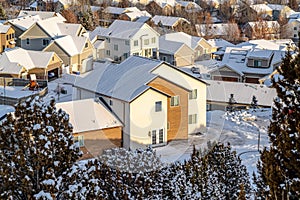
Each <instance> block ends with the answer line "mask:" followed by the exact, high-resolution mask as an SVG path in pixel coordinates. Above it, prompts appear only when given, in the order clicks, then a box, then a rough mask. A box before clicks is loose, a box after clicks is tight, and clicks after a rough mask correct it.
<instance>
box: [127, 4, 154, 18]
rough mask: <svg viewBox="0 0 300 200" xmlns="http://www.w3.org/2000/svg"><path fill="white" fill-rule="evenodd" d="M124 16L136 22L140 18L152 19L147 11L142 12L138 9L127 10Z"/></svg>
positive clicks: (130, 8)
mask: <svg viewBox="0 0 300 200" xmlns="http://www.w3.org/2000/svg"><path fill="white" fill-rule="evenodd" d="M124 14H125V15H127V16H128V17H129V18H130V19H131V20H135V19H137V18H139V17H148V18H150V17H152V16H151V15H150V14H149V13H148V12H147V11H145V10H144V11H141V10H139V9H138V8H137V7H129V8H125V11H124Z"/></svg>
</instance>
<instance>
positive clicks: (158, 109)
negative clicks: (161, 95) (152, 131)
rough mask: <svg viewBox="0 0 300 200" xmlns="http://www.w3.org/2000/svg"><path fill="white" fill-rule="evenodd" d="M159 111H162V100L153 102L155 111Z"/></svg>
mask: <svg viewBox="0 0 300 200" xmlns="http://www.w3.org/2000/svg"><path fill="white" fill-rule="evenodd" d="M160 111H162V102H161V101H157V102H155V112H160Z"/></svg>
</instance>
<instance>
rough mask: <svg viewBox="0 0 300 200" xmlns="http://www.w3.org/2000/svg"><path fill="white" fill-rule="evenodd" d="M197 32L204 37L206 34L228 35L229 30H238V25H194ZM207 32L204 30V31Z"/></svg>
mask: <svg viewBox="0 0 300 200" xmlns="http://www.w3.org/2000/svg"><path fill="white" fill-rule="evenodd" d="M195 27H196V30H197V32H198V33H199V34H200V35H205V34H207V33H209V34H212V35H216V36H222V35H228V32H229V30H238V25H237V24H236V23H219V24H209V25H207V24H196V25H195ZM207 28H208V29H209V30H206V29H207Z"/></svg>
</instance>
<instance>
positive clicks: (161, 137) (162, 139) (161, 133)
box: [158, 129, 164, 143]
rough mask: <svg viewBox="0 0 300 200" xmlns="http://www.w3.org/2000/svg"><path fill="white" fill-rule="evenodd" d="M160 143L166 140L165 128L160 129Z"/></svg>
mask: <svg viewBox="0 0 300 200" xmlns="http://www.w3.org/2000/svg"><path fill="white" fill-rule="evenodd" d="M158 138H159V143H163V142H164V130H163V129H159V135H158Z"/></svg>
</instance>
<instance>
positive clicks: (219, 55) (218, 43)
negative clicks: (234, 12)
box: [207, 38, 235, 60]
mask: <svg viewBox="0 0 300 200" xmlns="http://www.w3.org/2000/svg"><path fill="white" fill-rule="evenodd" d="M207 42H208V43H209V44H210V45H211V46H212V47H215V48H216V51H215V52H213V53H212V58H213V59H216V60H222V59H223V56H224V53H225V50H226V47H234V46H235V45H234V44H232V43H231V42H228V41H227V40H224V39H221V38H217V39H209V40H207Z"/></svg>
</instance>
